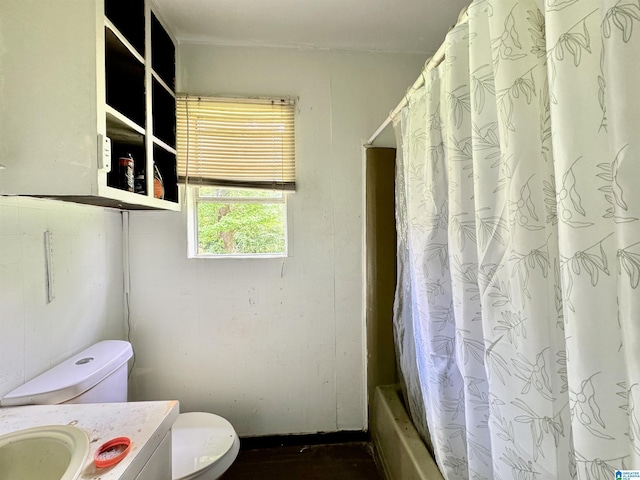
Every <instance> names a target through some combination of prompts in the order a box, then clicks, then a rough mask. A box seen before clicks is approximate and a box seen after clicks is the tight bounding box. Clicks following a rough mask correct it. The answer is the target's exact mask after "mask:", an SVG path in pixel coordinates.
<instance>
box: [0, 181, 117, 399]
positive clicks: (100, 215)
mask: <svg viewBox="0 0 640 480" xmlns="http://www.w3.org/2000/svg"><path fill="white" fill-rule="evenodd" d="M0 175H2V172H1V171H0ZM47 230H49V231H50V232H51V233H52V239H53V256H52V259H53V274H54V284H53V285H54V294H55V299H54V300H53V301H52V302H51V303H47V290H46V270H45V253H44V252H45V249H44V232H45V231H47ZM122 278H123V277H122V224H121V215H120V212H117V211H114V210H109V209H104V208H99V207H92V206H82V205H75V204H72V203H64V202H58V201H53V200H42V199H35V198H29V197H2V196H0V396H2V395H4V394H5V393H7V392H9V391H11V390H12V389H14V388H15V387H17V386H19V385H21V384H22V383H24V382H25V381H26V380H29V379H31V378H33V377H34V376H36V375H38V374H39V373H41V372H43V371H45V370H47V369H49V368H50V367H52V366H54V365H56V364H57V363H59V362H61V361H62V360H65V359H66V358H68V357H70V356H71V355H73V354H74V353H77V352H78V351H80V350H82V349H83V348H85V347H87V346H89V345H91V344H92V343H95V342H96V341H99V340H103V339H110V338H123V336H124V322H123V303H124V302H123V297H122V284H123V281H122Z"/></svg>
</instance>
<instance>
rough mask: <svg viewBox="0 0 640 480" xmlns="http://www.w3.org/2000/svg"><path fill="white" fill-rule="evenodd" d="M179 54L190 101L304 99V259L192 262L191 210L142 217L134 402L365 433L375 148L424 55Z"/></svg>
mask: <svg viewBox="0 0 640 480" xmlns="http://www.w3.org/2000/svg"><path fill="white" fill-rule="evenodd" d="M179 58H180V65H181V67H180V70H179V75H178V77H179V78H178V81H179V85H180V90H181V91H184V92H189V93H192V94H204V95H206V94H220V95H225V94H228V95H265V96H268V95H294V96H298V97H299V104H298V110H299V114H298V116H297V119H296V122H297V123H296V129H297V133H296V153H297V159H296V162H297V163H296V164H297V166H296V171H297V173H296V175H297V185H298V189H297V192H296V193H295V194H293V195H291V196H290V198H289V207H290V208H291V209H292V211H293V222H292V225H291V228H292V229H293V248H292V255H291V256H290V257H289V258H286V259H284V260H282V259H241V260H230V259H217V260H187V258H186V253H187V246H186V215H185V213H184V211H183V212H181V213H180V212H179V213H173V212H158V213H149V212H134V213H132V214H131V218H130V227H131V234H130V251H131V285H132V290H131V299H130V305H131V314H132V315H131V320H132V339H133V343H134V346H135V348H136V364H135V368H134V372H133V375H132V385H131V387H132V388H131V394H132V397H133V398H134V399H137V400H147V399H160V398H162V399H169V398H175V399H178V400H180V404H181V410H182V411H193V410H203V411H210V412H216V413H218V414H220V415H223V416H225V417H227V418H228V419H229V420H230V421H231V422H232V423H233V424H234V425H235V427H236V429H237V430H238V432H239V433H240V434H241V435H245V436H250V435H273V434H287V433H310V432H328V431H339V430H360V429H363V428H366V426H367V413H366V352H365V347H364V345H365V335H364V311H363V310H364V308H363V297H364V285H363V283H364V280H363V278H364V263H363V243H364V238H363V232H364V189H363V183H364V164H363V149H362V144H363V143H364V141H365V140H366V139H367V138H368V137H369V136H370V135H371V133H373V131H374V130H375V129H376V128H377V127H378V126H379V125H380V123H381V122H382V121H383V120H384V118H385V117H386V116H387V114H388V113H389V111H391V109H393V108H394V107H395V106H396V104H397V103H398V101H399V100H400V99H401V98H402V96H403V94H404V92H405V89H406V88H407V86H409V85H411V84H412V83H413V81H414V80H415V79H416V78H417V76H418V74H419V72H420V69H421V67H422V65H423V63H424V60H425V58H424V56H423V55H401V54H384V53H375V52H346V51H326V50H302V49H279V48H256V47H231V46H211V45H201V44H182V45H181V46H180V48H179ZM391 138H393V135H392V134H391ZM183 210H184V209H183Z"/></svg>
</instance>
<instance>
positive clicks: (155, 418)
mask: <svg viewBox="0 0 640 480" xmlns="http://www.w3.org/2000/svg"><path fill="white" fill-rule="evenodd" d="M178 413H179V403H178V402H177V401H175V400H172V401H155V402H128V403H97V404H74V405H64V404H63V405H29V406H23V407H3V408H0V435H4V434H7V433H11V432H16V431H19V430H23V429H26V428H32V427H37V426H43V425H73V426H75V427H78V428H81V429H82V430H84V431H85V432H86V434H87V435H88V437H89V454H88V455H87V457H86V459H85V462H84V465H83V467H82V469H81V471H80V475H79V476H78V477H77V479H78V480H171V426H172V425H173V423H174V422H175V420H176V419H177V418H178ZM116 437H128V438H129V439H130V440H131V450H130V452H129V453H128V454H127V456H125V457H124V458H123V459H122V460H121V461H120V462H119V463H117V464H116V465H114V466H112V467H108V468H102V469H100V468H97V467H96V466H95V465H94V463H93V457H94V454H95V452H96V450H98V448H99V447H100V446H101V445H102V444H104V443H105V442H108V441H109V440H111V439H113V438H116Z"/></svg>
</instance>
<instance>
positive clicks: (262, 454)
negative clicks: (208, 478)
mask: <svg viewBox="0 0 640 480" xmlns="http://www.w3.org/2000/svg"><path fill="white" fill-rule="evenodd" d="M249 479H251V480H256V479H260V480H298V479H300V480H382V477H381V476H380V475H379V474H378V471H377V469H376V464H375V462H374V460H373V452H372V451H371V445H370V444H369V443H365V442H356V443H342V444H333V445H312V446H282V447H273V448H256V449H252V450H241V451H240V454H239V455H238V458H237V459H236V461H235V463H234V464H233V465H232V466H231V468H230V469H229V470H227V472H226V473H225V474H224V475H223V476H222V477H221V479H220V480H249Z"/></svg>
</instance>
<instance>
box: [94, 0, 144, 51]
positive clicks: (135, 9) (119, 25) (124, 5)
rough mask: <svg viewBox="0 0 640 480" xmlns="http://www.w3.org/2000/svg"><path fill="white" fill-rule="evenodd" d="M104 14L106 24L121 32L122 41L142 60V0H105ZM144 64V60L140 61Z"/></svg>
mask: <svg viewBox="0 0 640 480" xmlns="http://www.w3.org/2000/svg"><path fill="white" fill-rule="evenodd" d="M104 14H105V18H106V20H105V21H106V22H107V23H108V24H109V25H111V27H112V30H114V31H115V30H117V31H118V32H122V33H121V34H120V36H122V38H123V40H124V39H126V43H128V44H129V45H131V47H132V49H135V51H136V52H137V53H138V55H140V57H141V58H144V54H145V34H144V17H145V6H144V0H128V1H126V2H123V1H122V0H105V2H104ZM142 62H143V63H144V60H143V61H142Z"/></svg>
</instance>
